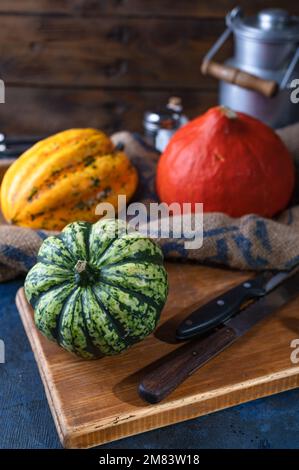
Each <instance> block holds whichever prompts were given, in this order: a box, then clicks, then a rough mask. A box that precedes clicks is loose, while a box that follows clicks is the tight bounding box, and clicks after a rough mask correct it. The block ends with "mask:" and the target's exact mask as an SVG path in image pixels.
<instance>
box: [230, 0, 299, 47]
mask: <svg viewBox="0 0 299 470" xmlns="http://www.w3.org/2000/svg"><path fill="white" fill-rule="evenodd" d="M226 22H227V25H228V26H229V27H230V28H231V29H232V30H233V31H234V33H236V34H237V35H238V34H240V35H244V36H246V37H250V38H252V39H264V40H269V41H275V42H276V41H278V42H280V41H295V42H297V41H299V17H298V16H292V15H290V14H289V13H288V12H287V11H286V10H283V9H281V8H268V9H266V10H262V11H260V12H259V13H258V14H257V15H253V16H244V15H243V12H242V9H241V8H240V7H236V8H234V9H233V10H232V11H231V12H230V13H229V14H228V15H227V17H226Z"/></svg>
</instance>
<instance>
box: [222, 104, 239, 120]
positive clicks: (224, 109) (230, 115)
mask: <svg viewBox="0 0 299 470" xmlns="http://www.w3.org/2000/svg"><path fill="white" fill-rule="evenodd" d="M219 108H220V110H221V112H222V113H223V114H224V116H226V117H227V118H228V119H236V118H237V117H238V115H237V113H236V112H235V111H233V110H232V109H230V108H227V107H226V106H219Z"/></svg>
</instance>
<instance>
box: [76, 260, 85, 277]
mask: <svg viewBox="0 0 299 470" xmlns="http://www.w3.org/2000/svg"><path fill="white" fill-rule="evenodd" d="M86 267H87V261H86V260H82V259H79V260H78V261H77V263H76V266H75V270H76V271H77V273H79V274H80V273H82V272H83V271H85V270H86Z"/></svg>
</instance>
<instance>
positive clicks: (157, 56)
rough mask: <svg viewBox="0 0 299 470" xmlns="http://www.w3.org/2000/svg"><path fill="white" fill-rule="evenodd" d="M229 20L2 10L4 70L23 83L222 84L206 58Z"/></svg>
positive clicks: (7, 78) (10, 80)
mask: <svg viewBox="0 0 299 470" xmlns="http://www.w3.org/2000/svg"><path fill="white" fill-rule="evenodd" d="M223 28H224V24H223V22H222V21H219V20H211V21H201V20H196V19H195V20H193V19H190V20H188V21H183V22H182V21H180V20H172V21H168V20H165V19H158V20H156V19H152V18H149V19H142V18H141V19H124V20H120V19H113V18H98V19H97V18H77V17H76V18H65V17H44V16H29V17H27V16H0V74H1V78H2V79H3V80H4V82H5V83H6V84H15V85H16V84H19V85H22V86H24V85H38V86H45V85H51V86H77V87H87V86H88V87H109V88H114V87H120V86H121V87H139V88H140V87H142V88H143V87H151V88H156V89H169V88H171V87H180V88H184V89H199V88H212V89H215V86H216V83H217V82H216V81H215V80H212V79H209V78H207V77H203V76H202V74H201V72H200V64H201V59H202V57H203V55H204V54H205V53H206V52H207V50H208V49H209V48H210V46H211V45H212V44H213V43H214V41H215V40H216V38H217V36H218V35H219V34H220V33H221V32H222V31H223ZM226 52H228V48H226V50H225V51H223V54H225V53H226Z"/></svg>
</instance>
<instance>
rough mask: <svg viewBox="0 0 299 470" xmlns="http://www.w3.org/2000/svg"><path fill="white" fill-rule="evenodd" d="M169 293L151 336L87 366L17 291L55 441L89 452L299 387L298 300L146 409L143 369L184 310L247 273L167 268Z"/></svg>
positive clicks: (163, 349) (170, 337)
mask: <svg viewBox="0 0 299 470" xmlns="http://www.w3.org/2000/svg"><path fill="white" fill-rule="evenodd" d="M167 269H168V272H169V278H170V293H169V298H168V301H167V305H166V307H165V309H164V312H163V315H162V318H161V322H160V326H159V328H158V329H157V331H156V332H155V334H154V335H151V336H150V337H148V338H147V339H146V340H144V341H143V342H142V343H140V344H137V345H135V346H133V347H132V348H131V349H130V350H128V351H126V352H125V353H123V354H122V355H120V356H118V357H107V358H103V359H100V360H98V361H89V362H85V361H82V360H80V359H77V358H75V357H73V356H72V355H71V354H69V353H67V352H65V351H63V350H62V349H60V348H59V347H58V346H56V345H55V344H53V343H51V342H49V341H48V340H47V339H45V338H43V337H42V336H41V335H40V334H39V333H38V332H37V330H36V328H35V326H34V323H33V312H32V309H31V307H30V306H29V305H28V303H27V302H26V300H25V297H24V292H23V289H20V290H19V292H18V294H17V299H16V302H17V306H18V309H19V312H20V315H21V318H22V321H23V324H24V327H25V329H26V332H27V335H28V338H29V340H30V342H31V346H32V349H33V352H34V354H35V358H36V361H37V364H38V367H39V370H40V374H41V377H42V380H43V383H44V386H45V390H46V394H47V397H48V401H49V405H50V408H51V411H52V414H53V418H54V421H55V424H56V427H57V431H58V434H59V436H60V439H61V442H62V444H63V445H64V446H65V447H72V448H76V447H81V448H85V447H92V446H95V445H98V444H102V443H104V442H108V441H112V440H115V439H120V438H123V437H126V436H129V435H132V434H137V433H140V432H144V431H148V430H150V429H154V428H158V427H161V426H166V425H168V424H172V423H176V422H179V421H184V420H187V419H190V418H195V417H196V416H200V415H204V414H207V413H211V412H213V411H216V410H219V409H222V408H226V407H229V406H233V405H236V404H238V403H242V402H246V401H249V400H254V399H256V398H259V397H264V396H267V395H271V394H274V393H278V392H281V391H283V390H288V389H292V388H295V387H297V386H298V385H299V364H298V365H293V364H292V363H291V360H290V354H291V352H292V349H291V347H290V343H291V341H292V340H293V339H295V338H297V337H299V298H298V300H295V301H293V302H292V303H290V304H288V305H287V306H286V307H285V308H283V309H282V310H280V311H279V312H277V314H274V315H273V316H272V317H271V318H268V319H267V320H266V321H264V322H263V323H261V324H260V325H257V326H256V327H255V328H254V329H253V330H251V331H250V332H249V333H248V334H247V335H246V336H245V337H243V338H241V339H240V340H239V341H238V342H237V343H235V344H234V345H233V346H232V347H230V348H229V349H227V350H226V351H224V352H223V353H221V354H220V355H219V356H217V357H216V358H214V359H213V360H211V361H210V362H209V363H208V364H206V365H205V366H204V367H202V368H201V369H200V370H198V371H197V372H196V373H195V374H194V375H193V376H191V377H190V378H189V379H188V380H187V381H186V382H185V383H184V384H182V385H181V386H180V387H179V388H178V389H177V390H176V391H175V392H174V393H172V394H171V395H170V396H169V397H168V399H166V400H165V401H163V402H161V403H160V404H157V405H149V404H147V403H145V402H143V401H142V399H141V398H140V397H139V396H138V393H137V386H138V383H139V380H140V378H141V377H142V375H143V373H144V370H145V368H146V367H147V366H149V365H150V364H151V363H152V362H153V361H157V360H158V359H160V358H161V357H162V356H163V355H165V354H167V353H168V352H169V351H171V350H173V349H174V348H176V347H178V345H177V344H175V343H174V330H175V326H176V324H177V323H178V322H179V321H180V320H181V319H182V318H184V316H185V315H186V314H187V312H188V311H190V309H191V308H192V307H194V306H196V305H200V304H202V303H204V302H206V301H207V300H209V299H211V298H212V297H214V296H215V295H216V294H219V293H220V292H222V291H224V290H226V289H228V288H230V287H232V286H233V285H235V284H237V283H238V282H241V281H242V280H244V279H245V278H246V277H247V276H246V274H244V273H242V274H241V273H239V272H236V271H229V270H222V269H215V268H207V267H200V266H196V265H191V264H188V265H187V264H185V265H184V264H175V263H173V264H168V265H167Z"/></svg>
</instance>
